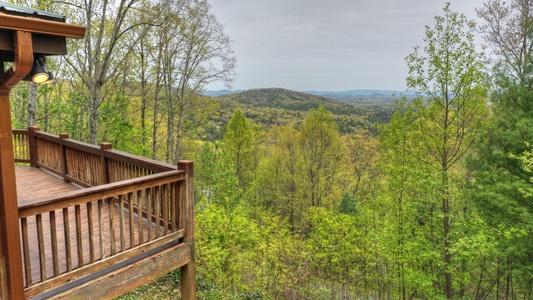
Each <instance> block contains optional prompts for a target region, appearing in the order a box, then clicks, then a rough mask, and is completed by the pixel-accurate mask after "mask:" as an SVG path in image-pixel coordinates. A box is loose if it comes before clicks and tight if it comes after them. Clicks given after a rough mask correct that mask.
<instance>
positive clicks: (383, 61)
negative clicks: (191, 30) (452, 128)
mask: <svg viewBox="0 0 533 300" xmlns="http://www.w3.org/2000/svg"><path fill="white" fill-rule="evenodd" d="M209 2H210V4H211V10H212V13H213V14H214V15H215V16H216V17H217V19H218V20H219V22H220V23H222V24H224V26H225V32H226V34H228V35H229V36H230V38H231V39H232V40H233V50H234V51H235V54H236V55H237V60H238V62H237V70H236V71H237V73H238V76H237V78H236V80H235V81H234V82H233V83H232V88H233V89H252V88H267V87H281V88H287V89H291V90H297V91H305V90H327V91H343V90H350V89H390V90H404V89H405V77H406V75H407V68H406V65H405V61H404V58H405V57H406V56H407V55H408V54H409V53H411V52H412V49H413V47H414V46H415V45H423V40H422V39H423V38H424V25H430V26H431V25H432V24H433V18H434V16H435V15H442V8H443V7H444V5H445V2H446V1H441V0H268V1H265V0H210V1H209ZM482 3H483V1H482V0H462V1H457V0H456V1H453V0H452V1H451V9H452V11H457V12H459V13H463V14H465V15H466V16H467V18H468V19H476V18H477V16H476V13H475V8H476V7H479V6H480V5H482ZM478 40H479V41H481V39H478ZM223 88H224V86H223V84H211V85H209V86H208V87H207V89H208V90H217V89H223Z"/></svg>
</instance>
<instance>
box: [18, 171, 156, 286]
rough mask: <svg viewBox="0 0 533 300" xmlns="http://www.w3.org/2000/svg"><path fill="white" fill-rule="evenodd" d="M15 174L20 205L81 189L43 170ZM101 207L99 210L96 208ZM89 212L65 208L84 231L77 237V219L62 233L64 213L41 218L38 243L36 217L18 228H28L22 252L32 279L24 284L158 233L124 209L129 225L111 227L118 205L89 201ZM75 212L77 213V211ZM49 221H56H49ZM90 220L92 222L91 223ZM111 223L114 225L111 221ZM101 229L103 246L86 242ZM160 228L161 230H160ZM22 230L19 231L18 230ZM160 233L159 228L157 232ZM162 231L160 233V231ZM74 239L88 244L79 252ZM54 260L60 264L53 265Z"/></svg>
mask: <svg viewBox="0 0 533 300" xmlns="http://www.w3.org/2000/svg"><path fill="white" fill-rule="evenodd" d="M16 174H17V193H18V199H19V201H18V202H19V206H20V205H21V204H27V203H35V202H39V199H47V198H49V197H50V196H55V195H58V194H61V193H68V192H72V191H76V190H78V189H80V187H77V186H76V185H74V184H69V183H65V182H64V181H63V180H62V179H61V178H59V177H58V176H55V175H53V174H50V173H48V172H46V171H43V170H40V169H37V168H31V167H22V166H17V167H16ZM99 205H100V208H99ZM92 207H93V208H94V209H92V211H91V212H89V211H88V209H87V206H85V205H83V206H78V207H77V208H76V207H70V208H69V209H68V214H70V215H71V216H74V215H76V216H77V217H78V216H79V218H81V224H82V226H81V228H83V229H84V230H82V231H80V232H81V236H78V233H77V230H78V228H77V227H76V218H72V217H71V218H67V219H68V220H69V226H68V227H66V228H69V229H70V230H67V232H65V226H64V225H63V224H64V223H63V220H64V218H63V217H64V211H62V210H56V211H55V216H53V217H52V216H50V215H44V216H43V217H42V218H41V221H40V222H41V224H42V225H41V226H42V232H43V238H42V242H39V237H38V235H37V232H38V230H37V220H36V218H32V219H28V221H27V224H26V225H24V224H22V225H21V228H23V227H24V226H27V231H28V232H29V233H30V234H29V247H28V249H24V245H22V247H23V249H24V250H25V251H29V256H30V258H31V263H30V265H31V266H32V269H31V274H32V278H31V280H30V281H27V280H26V278H25V279H24V280H25V281H26V283H27V284H31V283H32V282H42V281H44V280H46V279H47V278H50V277H54V276H58V275H59V274H62V273H65V272H68V271H70V270H72V269H77V268H80V267H82V266H84V265H87V264H89V263H91V262H94V261H97V260H100V259H105V258H106V257H109V256H111V255H113V254H115V253H116V252H117V251H124V250H127V249H130V248H133V247H135V246H136V245H138V244H141V243H142V241H141V240H140V238H141V237H142V239H143V241H146V240H153V239H155V238H157V237H158V236H159V235H160V233H161V232H160V233H157V229H156V227H155V226H153V224H152V226H151V225H150V224H149V223H148V222H146V219H145V218H144V219H143V218H141V219H140V220H139V216H138V215H137V214H136V213H133V215H132V216H131V218H130V215H129V212H128V211H127V210H126V212H125V213H123V214H122V218H125V219H127V220H128V219H129V220H130V221H131V224H129V225H130V226H113V224H111V223H114V224H120V223H121V222H120V217H121V208H120V207H119V205H118V204H116V205H114V206H113V207H114V209H113V211H111V214H110V209H109V206H107V205H101V204H99V203H98V201H94V202H92ZM99 209H101V210H102V213H103V216H104V218H103V219H104V220H106V221H107V222H104V223H101V224H100V223H99V222H98V220H99V219H98V213H99V212H98V210H99ZM77 210H78V211H77ZM50 218H55V222H51V220H50ZM91 219H92V221H91ZM111 220H113V222H111ZM90 221H91V222H94V223H95V226H94V229H93V230H94V232H93V233H92V234H89V232H88V230H87V229H88V228H89V226H88V223H89V222H90ZM52 223H55V227H56V228H55V231H56V234H55V235H56V236H55V237H54V238H55V239H57V245H58V246H57V249H52V243H51V241H52V230H51V227H50V224H52ZM112 226H113V227H114V228H113V231H114V232H115V234H114V235H113V236H112V235H111V232H112V231H110V230H109V229H110V228H112ZM100 228H102V232H103V240H102V243H100V241H99V240H98V239H94V240H93V241H91V242H88V237H89V236H91V235H92V236H99V235H100ZM132 229H133V231H132ZM159 229H160V228H159ZM21 230H22V229H21ZM160 230H161V229H160ZM161 231H162V230H161ZM117 237H129V239H128V238H122V239H121V238H117ZM77 239H81V240H83V241H87V242H85V243H83V249H82V251H81V252H80V251H79V250H78V249H77V248H76V243H77ZM90 243H93V251H92V252H91V250H90V247H89V246H90ZM68 248H70V251H69V252H70V256H71V261H68V260H67V258H66V257H67V249H68ZM43 250H44V253H46V255H45V256H44V257H40V255H39V252H41V251H43ZM53 253H59V255H58V257H55V258H54V257H53V256H52V254H53ZM54 261H57V262H59V264H56V265H55V266H54V263H53V262H54ZM41 263H43V264H45V265H46V273H42V272H41V269H40V267H39V266H40V264H41Z"/></svg>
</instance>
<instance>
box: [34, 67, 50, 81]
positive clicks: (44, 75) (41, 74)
mask: <svg viewBox="0 0 533 300" xmlns="http://www.w3.org/2000/svg"><path fill="white" fill-rule="evenodd" d="M30 76H31V81H33V82H35V83H43V82H45V81H47V80H48V78H49V77H50V76H49V75H48V71H47V70H46V68H45V67H44V66H41V65H39V64H37V63H36V64H34V65H33V69H32V70H31V72H30Z"/></svg>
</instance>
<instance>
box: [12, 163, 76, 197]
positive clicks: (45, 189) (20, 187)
mask: <svg viewBox="0 0 533 300" xmlns="http://www.w3.org/2000/svg"><path fill="white" fill-rule="evenodd" d="M15 168H16V170H15V171H16V173H17V195H18V204H19V206H20V205H21V204H25V203H29V202H31V200H33V199H39V198H42V197H46V196H52V195H57V194H59V193H64V192H71V191H75V190H77V189H78V187H76V186H75V185H73V184H69V183H65V182H64V181H63V179H61V178H59V177H58V176H55V175H52V174H50V173H48V172H45V171H43V170H41V169H37V168H31V167H24V166H16V167H15Z"/></svg>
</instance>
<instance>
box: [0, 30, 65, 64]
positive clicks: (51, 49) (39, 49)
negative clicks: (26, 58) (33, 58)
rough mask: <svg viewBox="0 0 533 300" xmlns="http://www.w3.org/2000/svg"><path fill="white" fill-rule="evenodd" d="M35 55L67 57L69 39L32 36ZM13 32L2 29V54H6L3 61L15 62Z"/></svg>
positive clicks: (0, 34)
mask: <svg viewBox="0 0 533 300" xmlns="http://www.w3.org/2000/svg"><path fill="white" fill-rule="evenodd" d="M32 42H33V53H35V54H42V55H66V54H67V39H66V38H65V37H61V36H51V35H42V34H32ZM13 51H14V48H13V32H12V31H9V30H1V29H0V52H4V53H6V55H4V56H3V57H2V59H0V60H1V61H13V59H14V55H13Z"/></svg>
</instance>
